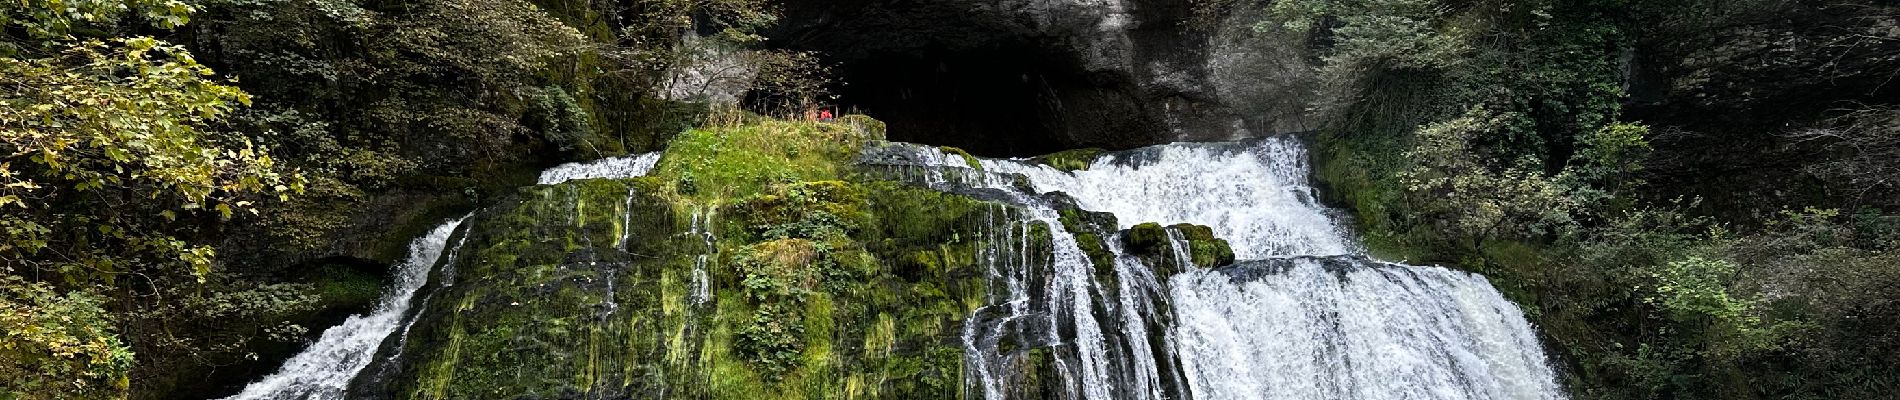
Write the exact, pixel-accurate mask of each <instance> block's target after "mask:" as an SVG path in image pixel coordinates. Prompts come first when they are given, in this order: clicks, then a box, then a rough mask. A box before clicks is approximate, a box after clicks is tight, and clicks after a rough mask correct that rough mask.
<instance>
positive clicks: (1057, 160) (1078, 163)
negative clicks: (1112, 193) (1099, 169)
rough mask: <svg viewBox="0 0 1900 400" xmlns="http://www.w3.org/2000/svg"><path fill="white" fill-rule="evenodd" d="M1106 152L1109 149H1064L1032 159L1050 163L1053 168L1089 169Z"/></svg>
mask: <svg viewBox="0 0 1900 400" xmlns="http://www.w3.org/2000/svg"><path fill="white" fill-rule="evenodd" d="M1105 152H1107V151H1106V150H1102V149H1097V148H1086V149H1073V150H1063V151H1059V152H1055V153H1050V154H1046V155H1042V156H1038V157H1035V158H1032V159H1031V160H1033V161H1035V162H1039V163H1042V164H1043V165H1048V166H1049V167H1051V168H1055V169H1059V170H1063V171H1069V172H1075V171H1083V170H1087V169H1089V165H1090V164H1093V163H1095V158H1096V157H1100V156H1101V155H1102V153H1105Z"/></svg>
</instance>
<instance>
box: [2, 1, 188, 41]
mask: <svg viewBox="0 0 1900 400" xmlns="http://www.w3.org/2000/svg"><path fill="white" fill-rule="evenodd" d="M193 10H194V7H193V5H192V4H190V3H187V2H184V1H178V0H130V1H127V0H78V1H64V0H30V1H13V2H7V4H4V5H0V27H5V28H8V29H11V28H16V27H17V28H19V29H21V30H23V31H25V33H26V35H27V37H29V38H32V39H39V40H46V41H47V42H42V44H49V43H50V42H53V41H59V40H63V39H65V38H68V37H70V36H71V35H73V34H75V33H81V32H84V33H96V32H99V31H101V30H114V29H117V28H118V27H119V25H120V23H121V22H122V20H123V19H125V18H126V17H127V14H131V16H132V17H136V18H138V19H140V20H142V21H143V22H149V23H151V25H152V26H155V27H158V28H159V29H173V28H177V27H179V26H181V25H184V24H185V23H186V22H188V21H190V20H191V13H192V11H193ZM9 39H12V38H9ZM18 45H19V43H14V42H13V41H12V40H7V41H5V42H4V43H0V54H4V55H11V54H10V53H13V52H16V51H20V50H22V49H21V48H19V47H15V46H18ZM31 45H32V44H28V46H31Z"/></svg>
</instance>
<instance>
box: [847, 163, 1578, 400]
mask: <svg viewBox="0 0 1900 400" xmlns="http://www.w3.org/2000/svg"><path fill="white" fill-rule="evenodd" d="M899 147H903V146H899ZM904 151H908V152H910V153H911V154H908V155H899V156H893V155H892V154H880V155H877V156H876V157H872V158H876V159H879V160H880V162H886V163H890V164H901V165H913V166H922V167H927V168H923V169H921V170H918V171H916V172H910V174H911V175H915V176H912V177H911V178H912V179H913V180H918V181H922V182H923V183H924V184H927V185H930V186H932V187H938V188H940V189H954V188H956V187H959V186H966V187H981V188H986V189H990V190H996V191H1002V192H1005V193H1008V194H1009V196H1008V197H1010V198H1011V200H1012V202H1013V203H1017V204H1019V205H1023V206H1025V207H1027V208H1029V209H1031V210H1032V211H1035V213H1034V214H1037V215H1038V216H1039V217H1038V218H1036V219H1037V220H1038V221H1040V222H1042V223H1046V224H1051V226H1060V225H1056V224H1058V222H1056V221H1054V220H1053V218H1052V217H1049V216H1048V215H1049V214H1052V211H1050V210H1049V206H1048V204H1046V203H1047V202H1046V201H1040V199H1041V198H1042V197H1040V196H1039V195H1038V194H1039V193H1054V192H1059V193H1061V194H1064V195H1066V196H1067V197H1069V198H1072V199H1073V200H1074V201H1075V203H1076V205H1077V206H1079V208H1082V209H1086V210H1091V211H1104V212H1109V213H1112V214H1114V215H1115V216H1116V217H1117V218H1116V221H1117V224H1118V225H1120V226H1119V228H1124V229H1125V228H1128V227H1131V226H1133V225H1135V224H1138V223H1144V222H1159V223H1162V224H1164V225H1169V224H1175V223H1192V224H1198V225H1206V226H1209V227H1211V228H1213V230H1214V232H1215V234H1216V235H1217V236H1219V237H1221V238H1224V239H1228V240H1229V241H1230V242H1231V243H1232V245H1233V248H1234V252H1235V255H1236V256H1238V257H1239V258H1241V259H1251V260H1255V261H1243V262H1240V263H1237V265H1233V266H1229V267H1224V268H1220V269H1215V270H1206V269H1199V268H1189V269H1188V270H1186V271H1183V272H1181V273H1179V274H1177V275H1174V276H1172V277H1157V276H1154V274H1153V272H1152V271H1154V270H1155V269H1154V268H1150V267H1148V266H1146V265H1142V264H1141V261H1140V260H1139V259H1137V258H1135V257H1131V256H1128V255H1126V254H1122V253H1123V252H1122V250H1121V249H1120V246H1119V245H1118V244H1117V242H1118V241H1117V240H1113V239H1108V240H1104V241H1105V242H1107V244H1108V246H1109V250H1110V251H1112V252H1114V253H1115V254H1116V262H1115V263H1116V266H1115V281H1116V282H1114V283H1113V284H1114V285H1116V286H1117V289H1118V290H1114V291H1112V294H1109V293H1111V292H1106V291H1101V290H1099V288H1093V289H1089V288H1091V286H1090V285H1091V283H1086V282H1083V281H1088V280H1089V277H1088V276H1087V275H1086V274H1087V272H1086V271H1087V268H1088V267H1087V261H1086V260H1067V261H1065V258H1064V255H1065V254H1069V252H1072V251H1073V252H1079V251H1078V250H1069V249H1072V248H1073V246H1074V245H1075V244H1074V242H1073V238H1070V237H1064V235H1055V236H1057V237H1055V238H1053V241H1054V242H1055V243H1054V246H1055V249H1054V251H1055V252H1056V253H1057V254H1058V257H1057V259H1056V262H1055V265H1054V266H1052V267H1051V268H1052V269H1053V271H1047V272H1032V273H1031V274H1032V275H1033V274H1038V273H1046V274H1053V275H1054V276H1055V277H1056V278H1055V279H1053V280H1052V281H1051V282H1050V283H1048V288H1049V293H1052V295H1048V296H1045V297H1046V298H1045V299H1042V301H1047V302H1055V303H1060V304H1061V305H1064V307H1051V308H1048V309H1047V310H1038V309H1034V308H1021V307H1005V306H1009V305H1014V304H1018V303H1023V302H1028V301H1034V300H1029V299H1023V298H1020V297H1021V296H1020V295H1018V296H1017V297H1013V298H998V296H992V298H991V299H990V301H991V303H990V304H991V305H990V306H988V307H985V308H983V309H980V310H978V312H977V315H973V316H972V318H971V319H970V320H969V321H971V322H970V325H971V326H966V327H965V331H964V335H965V339H964V342H965V344H966V347H968V349H967V351H969V352H971V353H973V355H971V356H969V357H967V358H968V359H970V360H972V362H971V367H972V369H974V370H975V371H973V374H972V376H973V378H972V380H974V381H975V382H973V383H972V385H973V386H977V387H979V388H980V389H981V390H980V391H975V392H976V393H982V394H983V396H984V398H987V399H1002V398H1011V397H1012V396H1011V392H1009V391H1008V390H1005V389H1002V387H1005V386H1007V385H1008V384H1009V382H1010V379H1011V377H1010V375H1011V374H1012V372H1011V371H1009V370H1008V369H1007V368H1005V367H1003V366H1000V365H999V364H998V363H996V362H993V359H995V358H999V357H1006V356H1008V355H1007V354H994V353H995V352H996V351H997V348H996V346H994V345H987V346H986V345H985V343H989V342H994V340H993V339H990V338H991V337H995V336H999V335H997V334H995V333H989V334H988V335H987V336H983V335H982V334H981V333H983V332H995V331H999V330H1008V329H1010V327H1008V326H1004V325H1002V324H1001V323H999V321H1012V320H1014V319H1017V318H1026V317H1032V316H1034V314H1036V313H1038V312H1049V311H1050V310H1053V312H1052V313H1051V315H1052V316H1053V317H1056V318H1052V322H1053V323H1052V327H1049V328H1046V330H1047V331H1048V332H1051V333H1053V332H1071V331H1073V332H1074V334H1073V336H1072V337H1059V338H1055V339H1054V340H1051V343H1053V344H1052V346H1053V348H1054V349H1056V350H1057V352H1058V353H1061V352H1064V351H1065V350H1064V349H1065V348H1068V347H1073V348H1074V350H1072V351H1073V352H1074V353H1076V354H1075V355H1073V356H1069V357H1058V358H1057V360H1056V364H1057V367H1058V370H1059V371H1060V372H1061V374H1062V375H1063V377H1062V379H1063V381H1064V383H1065V384H1066V385H1068V386H1069V387H1071V388H1073V389H1071V390H1070V391H1069V393H1067V394H1068V395H1069V397H1070V398H1085V399H1111V398H1112V399H1159V398H1170V399H1184V398H1198V399H1523V400H1529V399H1562V398H1564V395H1563V393H1562V391H1561V389H1560V388H1559V387H1558V386H1557V384H1556V380H1555V376H1554V374H1553V372H1552V371H1551V369H1550V367H1549V366H1548V365H1547V364H1546V361H1545V359H1544V354H1543V351H1542V349H1541V348H1540V347H1539V345H1538V342H1537V340H1536V337H1535V335H1534V334H1533V332H1532V329H1531V326H1530V324H1529V323H1528V322H1527V321H1526V320H1525V318H1524V316H1523V313H1522V312H1521V311H1520V310H1519V309H1518V308H1517V306H1516V305H1515V304H1513V303H1511V302H1510V301H1508V300H1506V299H1505V298H1504V297H1503V296H1502V295H1500V294H1499V293H1498V292H1497V290H1495V289H1493V288H1492V287H1491V286H1490V284H1489V282H1487V281H1486V280H1485V279H1484V277H1482V276H1479V275H1475V274H1470V273H1464V272H1458V271H1452V270H1449V269H1445V268H1440V267H1422V266H1409V265H1400V264H1393V263H1384V262H1378V261H1374V260H1370V259H1367V258H1365V257H1364V256H1360V255H1357V254H1361V253H1363V251H1362V250H1360V249H1359V247H1358V245H1357V244H1356V243H1355V242H1354V241H1353V240H1351V235H1350V232H1348V230H1347V229H1346V228H1345V227H1344V226H1345V224H1344V223H1343V222H1342V217H1341V216H1340V215H1338V213H1337V212H1336V211H1334V210H1330V209H1328V208H1326V207H1324V206H1323V205H1321V204H1319V203H1318V202H1317V200H1316V196H1315V194H1314V190H1313V188H1312V187H1311V186H1310V185H1309V184H1308V179H1309V178H1308V174H1309V171H1310V168H1309V167H1308V165H1307V160H1306V152H1305V149H1304V148H1303V147H1302V146H1301V144H1300V143H1299V142H1298V141H1297V140H1296V139H1294V138H1287V137H1274V138H1265V139H1257V140H1251V141H1246V142H1238V143H1213V144H1170V145H1163V146H1154V147H1148V148H1143V149H1138V150H1133V151H1127V152H1119V153H1112V154H1107V155H1104V156H1102V157H1100V158H1098V159H1096V160H1095V161H1094V162H1093V163H1092V164H1091V165H1090V166H1089V168H1087V169H1086V170H1083V171H1076V172H1063V171H1059V170H1056V169H1053V168H1050V167H1048V166H1044V165H1041V164H1036V163H1031V162H1027V161H1024V160H982V161H981V167H982V169H981V170H975V169H972V168H968V167H969V166H967V165H965V164H964V162H963V161H962V160H960V159H959V158H958V157H955V156H952V155H948V154H943V153H942V152H941V151H938V150H936V149H932V148H927V147H922V146H911V147H907V148H904ZM874 152H875V151H874ZM913 169H914V168H913ZM1012 176H1022V177H1024V178H1025V179H1026V181H1027V186H1028V187H1024V185H1022V184H1020V183H1018V181H1017V180H1016V179H1012ZM1055 230H1056V231H1060V230H1061V229H1055ZM1105 234H1106V233H1105ZM1168 235H1169V237H1170V239H1171V241H1172V242H1174V244H1175V246H1174V248H1175V249H1176V251H1175V254H1173V257H1174V258H1175V259H1176V263H1177V264H1176V265H1186V263H1187V260H1188V258H1189V257H1188V255H1187V254H1186V253H1185V252H1182V251H1180V249H1183V248H1185V244H1186V242H1185V240H1184V239H1183V238H1182V235H1181V234H1180V232H1178V231H1175V230H1173V229H1169V230H1168ZM1108 237H1113V236H1112V235H1109V236H1108ZM1071 257H1072V256H1071ZM1017 267H1021V266H1017ZM998 274H999V275H1010V274H1011V273H1007V272H1003V273H998ZM1163 281H1165V284H1163V283H1162V282H1163ZM1008 292H1009V293H1018V292H1021V291H1020V290H1018V289H1014V288H1011V289H1009V290H1008ZM1090 302H1095V303H1096V304H1088V303H1090ZM1089 310H1104V311H1106V312H1104V313H1092V312H1090V311H1089ZM1004 311H1008V313H1004ZM988 314H1002V315H988ZM1098 314H1100V315H1101V316H1103V317H1105V318H1101V319H1099V320H1098V319H1096V318H1095V317H1096V316H1097V315H1098ZM1017 329H1022V328H1017ZM1104 332H1109V333H1108V334H1105V333H1104ZM1097 354H1110V355H1112V356H1111V357H1095V356H1092V355H1097ZM1182 381H1184V382H1182ZM1171 382H1179V383H1176V384H1171ZM1017 397H1020V396H1017Z"/></svg>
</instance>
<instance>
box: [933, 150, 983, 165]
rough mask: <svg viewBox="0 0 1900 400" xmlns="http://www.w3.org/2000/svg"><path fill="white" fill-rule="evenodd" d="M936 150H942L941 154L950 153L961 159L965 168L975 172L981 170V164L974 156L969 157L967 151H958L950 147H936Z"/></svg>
mask: <svg viewBox="0 0 1900 400" xmlns="http://www.w3.org/2000/svg"><path fill="white" fill-rule="evenodd" d="M938 149H941V150H943V152H945V153H950V154H954V155H956V156H958V157H963V164H964V165H966V166H969V167H970V169H975V170H982V169H983V162H981V161H977V159H976V156H973V155H970V152H968V151H963V149H959V148H956V147H951V146H943V147H938Z"/></svg>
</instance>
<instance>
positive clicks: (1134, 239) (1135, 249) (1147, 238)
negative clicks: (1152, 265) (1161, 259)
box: [1122, 222, 1169, 254]
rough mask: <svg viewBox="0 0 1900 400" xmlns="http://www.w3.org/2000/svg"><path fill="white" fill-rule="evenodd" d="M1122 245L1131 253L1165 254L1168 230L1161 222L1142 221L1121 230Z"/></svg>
mask: <svg viewBox="0 0 1900 400" xmlns="http://www.w3.org/2000/svg"><path fill="white" fill-rule="evenodd" d="M1122 245H1124V246H1127V248H1128V252H1129V253H1133V254H1165V253H1166V252H1167V251H1168V246H1169V244H1168V231H1167V228H1162V227H1161V224H1158V223H1154V222H1143V223H1140V224H1136V225H1135V226H1134V227H1131V228H1128V230H1127V231H1126V232H1122Z"/></svg>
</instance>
